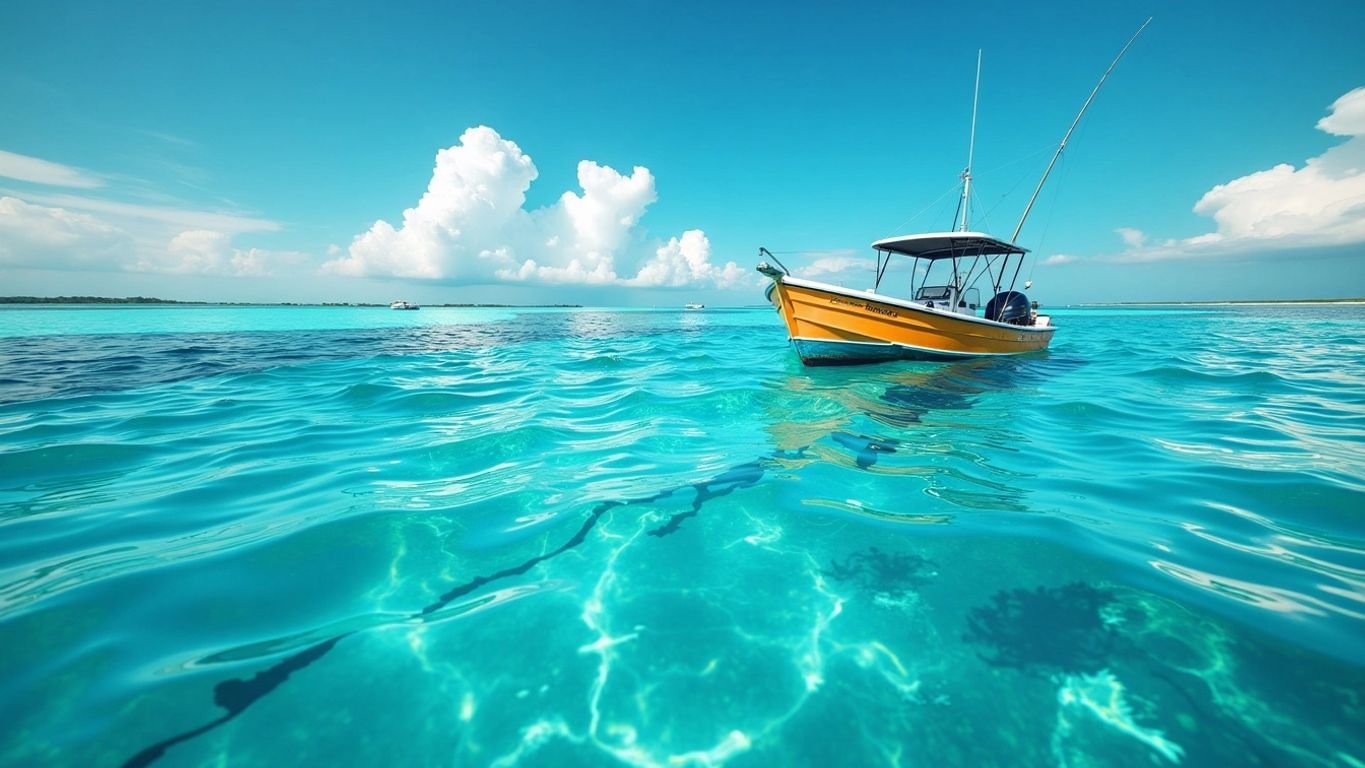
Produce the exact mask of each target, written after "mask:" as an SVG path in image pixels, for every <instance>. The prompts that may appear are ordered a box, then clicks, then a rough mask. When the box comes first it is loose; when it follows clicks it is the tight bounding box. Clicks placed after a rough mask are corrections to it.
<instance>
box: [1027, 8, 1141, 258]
mask: <svg viewBox="0 0 1365 768" xmlns="http://www.w3.org/2000/svg"><path fill="white" fill-rule="evenodd" d="M1151 23H1152V17H1151V16H1148V17H1147V20H1146V21H1144V22H1142V26H1140V27H1138V31H1136V32H1134V33H1133V36H1132V37H1131V38H1129V40H1128V43H1127V44H1126V45H1124V46H1123V50H1121V51H1119V55H1117V56H1115V57H1114V61H1113V63H1111V64H1110V65H1109V69H1106V70H1105V71H1104V74H1103V75H1101V76H1100V81H1099V82H1098V83H1095V89H1094V90H1092V91H1091V92H1090V96H1088V97H1087V98H1086V100H1085V103H1084V104H1082V105H1081V111H1080V112H1078V113H1076V119H1075V120H1072V121H1071V127H1070V128H1067V129H1066V135H1065V136H1063V137H1062V143H1061V144H1059V145H1057V151H1056V152H1055V153H1053V155H1052V162H1050V163H1048V164H1047V170H1045V171H1043V178H1041V179H1039V180H1038V188H1037V189H1035V190H1033V197H1030V198H1029V199H1028V205H1026V206H1024V215H1023V216H1020V217H1019V226H1017V227H1015V228H1014V234H1013V235H1011V236H1010V242H1012V243H1013V242H1018V240H1019V231H1020V230H1022V229H1023V228H1024V222H1025V221H1026V220H1028V215H1029V211H1032V210H1033V203H1034V202H1035V201H1037V199H1038V193H1039V192H1042V191H1043V184H1045V183H1047V176H1048V174H1050V173H1052V167H1053V166H1054V165H1056V164H1057V158H1059V157H1061V156H1062V150H1064V149H1066V142H1067V141H1068V140H1070V139H1071V133H1072V132H1073V131H1075V130H1076V126H1077V125H1079V124H1080V122H1081V118H1082V117H1083V116H1084V115H1085V110H1086V109H1088V108H1089V107H1090V102H1092V101H1094V100H1095V94H1097V93H1099V92H1100V86H1102V85H1104V81H1105V80H1106V79H1108V78H1109V73H1110V72H1113V71H1114V67H1117V66H1118V65H1119V59H1122V58H1123V54H1125V53H1127V52H1128V48H1129V47H1130V46H1132V44H1133V41H1134V40H1137V39H1138V35H1140V34H1142V30H1144V29H1146V28H1147V25H1148V24H1151ZM1015 276H1016V277H1018V269H1016V270H1015Z"/></svg>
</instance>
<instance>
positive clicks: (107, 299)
mask: <svg viewBox="0 0 1365 768" xmlns="http://www.w3.org/2000/svg"><path fill="white" fill-rule="evenodd" d="M0 304H179V305H191V306H199V307H387V306H389V305H388V303H384V304H367V303H364V302H346V301H324V302H306V301H298V302H296V301H179V300H177V299H158V298H154V297H149V296H125V297H123V298H118V297H111V296H0ZM422 306H425V307H465V308H469V307H494V308H496V307H502V308H506V307H533V308H538V307H562V308H569V309H572V308H578V307H582V306H583V305H582V304H424V305H422Z"/></svg>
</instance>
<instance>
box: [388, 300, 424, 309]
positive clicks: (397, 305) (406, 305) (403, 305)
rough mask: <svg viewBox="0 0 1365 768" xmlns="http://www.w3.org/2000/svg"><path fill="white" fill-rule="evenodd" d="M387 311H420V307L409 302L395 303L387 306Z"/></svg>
mask: <svg viewBox="0 0 1365 768" xmlns="http://www.w3.org/2000/svg"><path fill="white" fill-rule="evenodd" d="M389 309H421V307H420V306H418V305H417V304H413V303H412V302H409V301H395V302H394V303H392V304H390V305H389Z"/></svg>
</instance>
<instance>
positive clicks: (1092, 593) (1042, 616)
mask: <svg viewBox="0 0 1365 768" xmlns="http://www.w3.org/2000/svg"><path fill="white" fill-rule="evenodd" d="M1113 601H1114V595H1113V593H1112V592H1109V591H1108V590H1104V589H1099V588H1096V587H1093V586H1091V585H1089V584H1085V583H1083V582H1073V583H1071V584H1067V585H1065V586H1061V587H1037V588H1035V589H1031V590H1030V589H1009V590H1001V591H999V592H996V593H995V594H994V595H992V596H991V600H990V602H989V603H988V604H986V605H982V606H978V607H976V608H973V609H972V611H971V613H970V614H968V616H967V633H966V635H965V636H964V638H963V639H964V640H966V641H967V642H970V643H975V644H977V645H980V646H983V651H978V652H977V655H978V656H980V657H981V659H982V660H983V661H985V662H986V663H987V664H990V665H991V666H996V667H1014V668H1016V669H1020V670H1024V671H1029V672H1038V673H1044V674H1051V673H1058V672H1065V673H1077V672H1084V673H1097V672H1099V671H1100V670H1102V669H1105V668H1106V667H1107V666H1108V665H1109V663H1110V659H1111V657H1112V655H1113V653H1114V651H1115V648H1116V647H1117V643H1118V639H1119V635H1118V633H1117V632H1116V631H1115V630H1114V626H1113V624H1112V623H1111V622H1108V621H1106V620H1105V613H1104V609H1105V608H1106V607H1107V606H1108V605H1110V604H1111V603H1112V602H1113Z"/></svg>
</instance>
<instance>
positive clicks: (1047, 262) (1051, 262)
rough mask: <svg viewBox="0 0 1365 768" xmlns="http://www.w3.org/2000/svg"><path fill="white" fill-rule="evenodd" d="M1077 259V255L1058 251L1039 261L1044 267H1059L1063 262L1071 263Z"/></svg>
mask: <svg viewBox="0 0 1365 768" xmlns="http://www.w3.org/2000/svg"><path fill="white" fill-rule="evenodd" d="M1074 261H1076V257H1075V256H1072V255H1070V254H1067V253H1058V254H1054V255H1052V256H1049V257H1047V258H1046V259H1043V260H1042V261H1040V262H1038V263H1039V264H1041V265H1042V266H1044V267H1058V266H1061V265H1063V264H1070V263H1072V262H1074Z"/></svg>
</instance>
